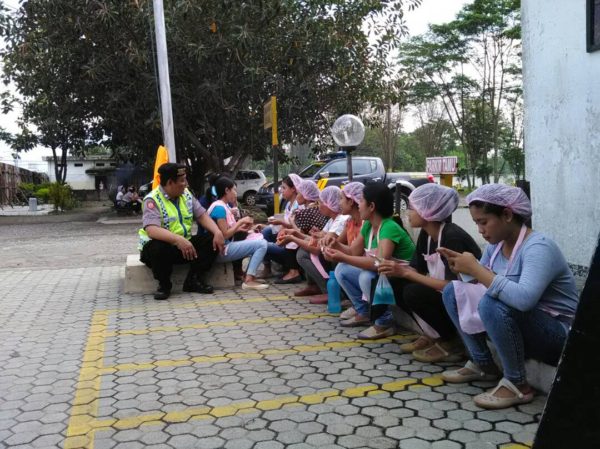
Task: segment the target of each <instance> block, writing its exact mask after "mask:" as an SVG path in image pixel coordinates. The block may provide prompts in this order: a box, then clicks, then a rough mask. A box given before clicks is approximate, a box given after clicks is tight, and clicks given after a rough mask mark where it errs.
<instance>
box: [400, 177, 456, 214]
mask: <svg viewBox="0 0 600 449" xmlns="http://www.w3.org/2000/svg"><path fill="white" fill-rule="evenodd" d="M408 202H409V204H410V207H411V208H412V209H413V210H414V211H415V212H416V213H417V214H419V216H420V217H421V218H423V220H427V221H444V220H445V219H446V218H448V217H449V216H450V215H452V212H454V211H455V210H456V208H457V207H458V193H457V192H456V190H454V189H451V188H450V187H446V186H442V185H439V184H434V183H429V184H423V185H422V186H420V187H417V188H416V189H415V190H413V191H412V192H411V194H410V195H409V197H408Z"/></svg>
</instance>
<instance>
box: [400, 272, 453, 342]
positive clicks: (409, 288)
mask: <svg viewBox="0 0 600 449" xmlns="http://www.w3.org/2000/svg"><path fill="white" fill-rule="evenodd" d="M403 296H404V301H405V302H406V304H407V306H408V307H409V308H410V309H411V310H412V311H413V312H414V313H416V314H417V315H419V316H420V317H421V318H422V319H423V321H425V322H426V323H427V324H429V325H430V326H431V327H432V328H434V329H435V330H436V332H437V333H438V334H440V338H441V339H442V340H451V339H453V338H455V337H456V336H457V331H456V328H455V327H454V324H453V323H452V320H450V316H449V315H448V312H446V308H445V307H444V303H443V301H442V294H441V293H440V292H438V291H437V290H434V289H432V288H429V287H426V286H424V285H421V284H415V283H410V284H406V285H405V286H404V295H403Z"/></svg>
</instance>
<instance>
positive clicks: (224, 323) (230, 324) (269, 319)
mask: <svg viewBox="0 0 600 449" xmlns="http://www.w3.org/2000/svg"><path fill="white" fill-rule="evenodd" d="M333 316H336V315H332V314H330V313H307V314H304V315H288V316H274V317H265V318H246V319H243V320H235V321H212V322H209V323H195V324H186V325H183V326H159V327H150V328H147V329H125V330H121V331H113V332H107V333H106V336H107V337H118V336H123V335H147V334H151V333H154V332H179V331H182V330H187V329H209V328H215V327H216V328H221V327H237V326H240V325H244V324H268V323H284V322H289V321H302V320H314V319H316V318H324V317H333Z"/></svg>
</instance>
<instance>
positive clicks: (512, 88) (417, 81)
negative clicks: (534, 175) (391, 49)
mask: <svg viewBox="0 0 600 449" xmlns="http://www.w3.org/2000/svg"><path fill="white" fill-rule="evenodd" d="M519 10H520V1H519V0H499V1H498V0H475V1H474V2H473V3H471V4H468V5H466V6H465V7H464V8H463V9H462V10H461V11H460V12H459V14H458V15H457V17H456V19H455V20H454V21H452V22H449V23H446V24H443V25H432V26H430V31H429V32H428V33H427V34H425V35H423V36H417V37H415V38H413V39H411V40H410V41H409V42H407V44H405V45H404V46H403V47H402V48H401V58H400V61H401V64H402V66H403V73H404V76H407V77H409V78H410V79H411V80H412V91H411V102H412V103H414V104H421V103H424V102H430V101H432V100H437V101H440V102H441V104H442V105H443V107H444V110H445V111H446V115H447V118H448V120H449V122H450V123H451V125H452V127H453V128H454V130H455V132H456V135H457V136H458V138H459V140H460V143H461V146H462V148H463V149H464V150H465V152H466V153H465V160H466V164H467V169H468V171H469V172H473V170H474V169H475V167H476V166H477V164H478V163H479V162H478V161H483V163H484V165H487V157H488V153H490V154H491V155H492V173H493V176H494V181H495V182H497V181H498V177H499V174H500V165H499V158H498V157H499V152H500V149H501V122H502V114H503V111H504V110H505V109H507V108H508V109H510V108H511V107H512V106H515V105H517V104H518V103H515V102H512V103H511V101H512V99H513V98H514V94H516V93H517V92H518V91H519V89H520V85H521V79H520V24H519V20H520V16H519ZM511 93H512V94H513V96H512V97H511V98H509V96H507V95H508V94H511ZM476 103H477V104H476ZM473 118H475V119H476V121H473V120H472V119H473ZM467 120H468V121H469V123H468V126H467ZM490 127H491V128H490ZM477 128H481V129H479V130H478V129H477ZM483 128H485V129H483ZM488 131H490V132H488ZM515 132H517V133H518V132H519V131H518V130H517V129H515ZM468 133H471V135H468ZM484 136H485V139H483V140H482V139H481V138H482V137H484ZM474 142H477V145H478V148H477V150H475V149H473V148H470V145H472V144H473V143H474ZM470 185H471V180H469V186H470Z"/></svg>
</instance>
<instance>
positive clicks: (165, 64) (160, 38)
mask: <svg viewBox="0 0 600 449" xmlns="http://www.w3.org/2000/svg"><path fill="white" fill-rule="evenodd" d="M153 1H154V3H153V4H154V30H155V34H156V59H157V62H158V79H159V85H160V105H161V112H162V114H161V116H162V128H163V140H164V142H165V146H166V147H167V151H168V153H169V162H177V152H176V151H175V133H174V128H173V109H172V108H171V83H170V81H169V58H168V56H167V35H166V31H165V11H164V8H163V0H153Z"/></svg>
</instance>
